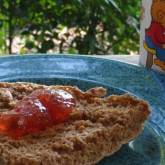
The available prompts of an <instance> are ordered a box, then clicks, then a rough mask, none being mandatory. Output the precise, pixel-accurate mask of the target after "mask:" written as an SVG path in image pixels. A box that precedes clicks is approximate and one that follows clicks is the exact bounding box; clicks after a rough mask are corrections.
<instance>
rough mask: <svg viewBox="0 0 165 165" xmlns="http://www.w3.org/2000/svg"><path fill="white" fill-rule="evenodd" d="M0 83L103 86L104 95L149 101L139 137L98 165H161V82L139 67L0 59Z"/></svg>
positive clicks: (164, 137) (164, 109)
mask: <svg viewBox="0 0 165 165" xmlns="http://www.w3.org/2000/svg"><path fill="white" fill-rule="evenodd" d="M0 81H10V82H13V81H28V82H37V83H44V84H63V85H66V84H69V85H77V86H78V87H80V88H81V89H82V90H85V89H88V88H91V87H94V86H104V87H106V88H107V89H108V94H122V93H125V92H126V91H127V92H130V93H132V94H134V95H136V96H138V97H140V98H142V99H145V100H147V101H149V103H150V105H151V107H152V114H151V117H150V119H149V121H148V122H147V125H146V127H145V129H144V131H143V133H142V134H141V135H140V136H139V137H138V138H137V139H136V140H134V141H133V142H131V143H129V144H128V145H125V146H123V147H122V149H121V150H120V151H118V152H117V153H116V154H114V155H112V156H110V157H108V158H105V159H104V160H102V161H101V162H100V163H98V165H109V164H111V165H121V164H124V165H164V164H165V78H164V76H163V75H161V74H158V73H155V72H154V71H147V70H145V69H144V68H142V67H137V66H133V65H129V64H126V63H120V62H117V61H111V60H106V59H99V58H92V57H85V56H62V55H59V56H53V55H37V56H34V55H32V56H13V57H11V56H10V57H3V58H0Z"/></svg>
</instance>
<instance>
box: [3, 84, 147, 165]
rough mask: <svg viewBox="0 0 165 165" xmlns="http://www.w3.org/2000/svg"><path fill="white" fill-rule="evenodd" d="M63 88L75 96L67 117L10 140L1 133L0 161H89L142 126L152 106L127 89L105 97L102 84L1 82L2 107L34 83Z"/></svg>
mask: <svg viewBox="0 0 165 165" xmlns="http://www.w3.org/2000/svg"><path fill="white" fill-rule="evenodd" d="M41 88H49V89H57V88H58V89H63V90H66V91H68V92H69V93H71V94H72V95H73V96H74V98H75V99H76V107H75V109H76V111H73V113H72V114H71V116H70V119H69V121H68V122H65V123H62V124H59V125H56V126H54V127H52V128H48V129H47V130H46V131H43V132H41V133H38V134H33V135H28V136H25V137H23V138H21V139H20V140H13V139H11V138H9V137H6V136H2V135H0V165H92V164H96V163H97V162H98V161H100V160H101V159H102V158H103V157H105V156H108V155H111V154H113V153H114V152H116V151H117V150H119V149H120V147H121V146H122V145H123V144H125V143H128V142H129V141H130V140H132V139H134V138H135V137H136V136H137V135H138V134H139V133H140V132H141V130H142V129H143V126H144V122H145V120H146V119H147V117H148V115H149V113H150V110H149V106H148V104H147V103H146V102H144V101H142V100H137V99H135V98H133V97H131V96H129V95H121V96H115V95H113V96H109V97H104V98H103V96H104V95H105V94H106V90H105V89H104V88H100V87H97V88H93V89H90V90H88V91H86V92H82V91H81V90H79V89H78V88H76V87H71V86H45V85H38V84H32V83H0V110H1V111H9V110H11V109H12V108H14V106H15V104H16V103H17V102H18V101H19V100H21V99H22V98H23V97H24V96H26V95H28V94H30V93H31V92H32V91H34V90H35V89H41Z"/></svg>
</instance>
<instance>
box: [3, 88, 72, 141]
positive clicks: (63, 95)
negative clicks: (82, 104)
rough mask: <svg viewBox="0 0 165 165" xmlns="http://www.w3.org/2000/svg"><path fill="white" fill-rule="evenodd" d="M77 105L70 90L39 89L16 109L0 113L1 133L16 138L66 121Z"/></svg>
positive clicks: (24, 99) (19, 103) (23, 100)
mask: <svg viewBox="0 0 165 165" xmlns="http://www.w3.org/2000/svg"><path fill="white" fill-rule="evenodd" d="M74 106H75V100H74V98H73V96H72V95H71V94H69V93H68V92H66V91H64V90H61V89H56V90H49V89H38V90H35V91H34V92H32V93H31V94H30V95H28V96H25V97H24V98H23V99H22V100H21V101H19V102H18V103H17V105H16V106H15V108H14V109H12V110H11V111H8V112H2V113H1V114H0V134H4V135H7V136H10V137H12V138H14V139H19V138H20V137H22V136H24V135H28V134H32V133H37V132H40V131H42V130H45V129H46V128H47V127H51V126H53V125H56V124H59V123H62V122H65V121H67V120H68V119H69V116H70V113H71V112H72V110H73V107H74Z"/></svg>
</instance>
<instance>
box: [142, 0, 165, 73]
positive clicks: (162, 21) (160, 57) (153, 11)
mask: <svg viewBox="0 0 165 165" xmlns="http://www.w3.org/2000/svg"><path fill="white" fill-rule="evenodd" d="M140 45H141V46H140V55H141V57H140V63H141V64H142V65H144V66H146V67H147V68H148V69H150V68H152V69H155V70H158V71H161V72H164V73H165V1H164V0H142V16H141V32H140Z"/></svg>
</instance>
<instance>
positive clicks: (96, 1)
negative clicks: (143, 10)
mask: <svg viewBox="0 0 165 165" xmlns="http://www.w3.org/2000/svg"><path fill="white" fill-rule="evenodd" d="M139 15H140V1H132V0H37V1H36V0H0V53H1V54H2V53H13V50H12V44H13V41H14V39H15V38H16V37H19V38H20V39H21V41H22V46H21V48H20V50H19V53H27V52H34V53H36V52H37V53H47V52H50V51H52V52H56V53H58V52H60V53H79V54H112V53H114V54H130V52H137V51H138V49H139V22H140V21H139Z"/></svg>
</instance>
